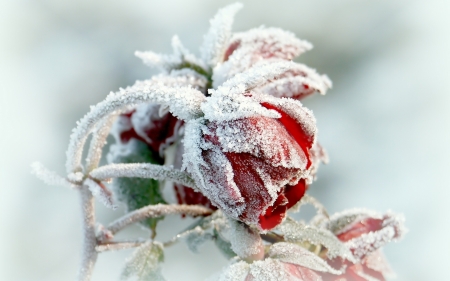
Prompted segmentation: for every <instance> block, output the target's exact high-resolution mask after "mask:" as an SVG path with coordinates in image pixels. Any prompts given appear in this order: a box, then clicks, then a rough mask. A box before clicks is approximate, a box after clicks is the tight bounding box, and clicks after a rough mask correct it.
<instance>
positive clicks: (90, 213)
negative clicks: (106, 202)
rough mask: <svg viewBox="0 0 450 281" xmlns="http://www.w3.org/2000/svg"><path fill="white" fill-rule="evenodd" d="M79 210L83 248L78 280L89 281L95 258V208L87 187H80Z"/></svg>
mask: <svg viewBox="0 0 450 281" xmlns="http://www.w3.org/2000/svg"><path fill="white" fill-rule="evenodd" d="M80 193H81V208H82V209H81V211H82V213H83V239H84V240H83V250H82V258H81V266H80V271H79V272H78V279H77V280H78V281H89V280H90V279H91V275H92V271H93V269H94V265H95V262H96V260H97V251H96V250H95V247H96V246H97V239H96V236H95V210H94V197H93V196H92V193H91V191H89V189H88V187H87V186H85V185H83V186H82V187H81V188H80Z"/></svg>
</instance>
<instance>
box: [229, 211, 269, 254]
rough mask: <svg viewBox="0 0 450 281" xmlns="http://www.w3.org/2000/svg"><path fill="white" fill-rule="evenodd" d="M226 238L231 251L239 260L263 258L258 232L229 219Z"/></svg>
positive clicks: (262, 247)
mask: <svg viewBox="0 0 450 281" xmlns="http://www.w3.org/2000/svg"><path fill="white" fill-rule="evenodd" d="M229 224H230V229H229V231H228V237H229V239H230V242H231V249H232V250H233V251H234V252H235V253H236V254H237V255H238V256H239V257H241V258H247V257H251V256H261V255H262V256H264V246H263V243H262V239H261V237H260V236H259V233H258V231H255V230H252V229H250V228H249V227H248V226H247V225H245V224H243V223H241V222H238V221H235V220H232V219H230V223H229Z"/></svg>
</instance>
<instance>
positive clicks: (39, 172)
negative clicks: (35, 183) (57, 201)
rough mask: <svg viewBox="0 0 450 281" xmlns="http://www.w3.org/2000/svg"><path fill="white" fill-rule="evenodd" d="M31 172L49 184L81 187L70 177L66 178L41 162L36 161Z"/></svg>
mask: <svg viewBox="0 0 450 281" xmlns="http://www.w3.org/2000/svg"><path fill="white" fill-rule="evenodd" d="M31 173H32V174H34V175H35V176H36V177H37V178H38V179H40V180H42V181H43V182H45V183H46V184H48V185H55V186H65V187H69V188H78V187H79V186H78V185H76V184H74V183H72V182H70V181H69V180H68V179H65V178H63V177H61V176H60V175H58V174H57V173H55V172H53V171H50V170H48V169H47V168H45V167H44V165H42V164H41V163H39V162H34V163H33V164H31Z"/></svg>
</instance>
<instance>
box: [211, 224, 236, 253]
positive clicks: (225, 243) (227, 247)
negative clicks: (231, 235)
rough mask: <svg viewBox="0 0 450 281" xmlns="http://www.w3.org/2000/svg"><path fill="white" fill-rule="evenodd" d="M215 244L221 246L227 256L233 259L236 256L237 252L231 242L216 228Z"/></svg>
mask: <svg viewBox="0 0 450 281" xmlns="http://www.w3.org/2000/svg"><path fill="white" fill-rule="evenodd" d="M214 238H215V239H214V244H216V246H217V248H219V250H220V252H221V253H222V254H223V255H224V256H225V257H226V258H227V259H231V258H234V257H235V256H236V253H235V252H234V251H233V250H232V249H231V243H230V242H229V241H227V240H225V239H223V238H222V235H220V233H219V232H218V231H217V230H215V229H214Z"/></svg>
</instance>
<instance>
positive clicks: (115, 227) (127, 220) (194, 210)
mask: <svg viewBox="0 0 450 281" xmlns="http://www.w3.org/2000/svg"><path fill="white" fill-rule="evenodd" d="M212 213H213V211H212V210H211V209H209V208H206V207H203V206H198V205H177V204H173V205H164V204H157V205H151V206H147V207H143V208H141V209H138V210H135V211H133V212H130V213H128V214H126V215H125V216H123V217H121V218H119V219H117V220H116V221H114V222H112V223H111V224H110V225H109V226H108V227H107V231H109V232H110V233H111V234H112V235H114V234H115V233H117V232H119V231H120V230H122V229H124V228H125V227H127V226H128V225H130V224H133V223H136V222H139V221H142V220H145V219H148V218H154V217H160V216H163V215H169V214H184V215H188V216H204V215H210V214H212Z"/></svg>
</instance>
